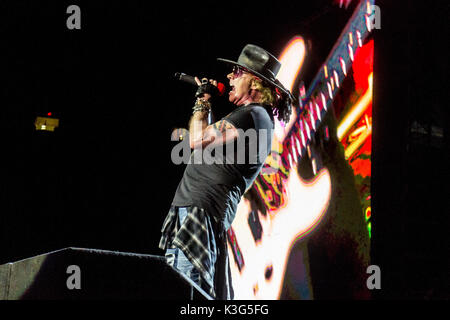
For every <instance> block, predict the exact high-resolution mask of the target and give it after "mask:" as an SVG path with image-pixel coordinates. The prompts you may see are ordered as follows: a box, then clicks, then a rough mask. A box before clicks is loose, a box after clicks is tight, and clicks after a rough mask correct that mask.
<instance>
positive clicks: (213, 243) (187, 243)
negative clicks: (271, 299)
mask: <svg viewBox="0 0 450 320" xmlns="http://www.w3.org/2000/svg"><path fill="white" fill-rule="evenodd" d="M161 233H162V236H161V240H160V242H159V248H160V249H163V250H166V249H169V248H174V247H178V248H179V249H181V250H182V251H183V253H184V254H185V256H186V257H187V258H188V259H189V261H190V262H191V263H192V265H193V266H194V267H195V268H196V269H197V270H199V272H200V274H201V276H202V280H204V282H205V283H206V284H207V287H208V289H206V291H207V292H208V293H209V294H210V295H211V296H212V297H214V298H216V299H226V300H228V299H232V298H233V290H232V286H231V272H230V268H229V265H228V254H227V246H226V236H225V234H226V233H225V230H224V228H223V224H217V223H216V221H215V220H214V219H213V218H211V217H210V216H209V215H208V214H207V213H206V211H205V210H204V209H202V208H199V207H197V206H189V207H188V214H187V216H186V218H185V220H184V221H183V223H182V224H181V226H180V223H179V220H178V210H177V207H175V206H172V207H171V208H170V210H169V213H168V214H167V216H166V219H165V220H164V223H163V226H162V229H161Z"/></svg>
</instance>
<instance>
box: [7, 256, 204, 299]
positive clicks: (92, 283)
mask: <svg viewBox="0 0 450 320" xmlns="http://www.w3.org/2000/svg"><path fill="white" fill-rule="evenodd" d="M71 266H72V267H71ZM73 266H76V267H73ZM77 268H79V269H78V271H79V272H78V271H77V270H75V269H77ZM77 275H79V278H78V279H79V282H77V278H76V276H77ZM78 284H79V288H77V285H78ZM110 299H118V300H130V299H133V300H141V299H150V300H172V299H182V300H201V301H205V300H210V299H211V297H210V296H209V295H208V294H206V293H205V292H204V291H203V290H202V289H200V288H199V287H198V286H197V285H196V284H195V283H193V282H192V281H191V280H189V279H188V278H187V277H186V276H185V275H183V274H181V273H179V272H178V271H177V270H175V269H174V268H172V267H171V266H169V265H168V264H167V263H166V262H165V258H164V257H162V256H156V255H145V254H136V253H127V252H117V251H106V250H97V249H84V248H74V247H69V248H64V249H61V250H57V251H53V252H49V253H45V254H42V255H38V256H35V257H31V258H27V259H24V260H20V261H16V262H13V263H6V264H3V265H0V300H110Z"/></svg>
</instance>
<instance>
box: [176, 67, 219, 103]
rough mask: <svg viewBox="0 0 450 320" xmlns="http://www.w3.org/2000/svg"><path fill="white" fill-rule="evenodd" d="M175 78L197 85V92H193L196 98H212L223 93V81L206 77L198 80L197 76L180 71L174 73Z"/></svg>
mask: <svg viewBox="0 0 450 320" xmlns="http://www.w3.org/2000/svg"><path fill="white" fill-rule="evenodd" d="M175 78H176V79H177V80H180V81H184V82H187V83H190V84H193V85H196V86H198V89H197V92H196V94H195V97H196V98H199V97H203V98H205V99H209V98H210V97H212V98H214V97H217V96H221V95H223V94H224V92H225V85H224V84H223V83H220V82H217V81H216V80H208V79H206V78H203V79H202V80H201V81H200V80H199V78H198V77H192V76H189V75H187V74H185V73H180V72H177V73H175Z"/></svg>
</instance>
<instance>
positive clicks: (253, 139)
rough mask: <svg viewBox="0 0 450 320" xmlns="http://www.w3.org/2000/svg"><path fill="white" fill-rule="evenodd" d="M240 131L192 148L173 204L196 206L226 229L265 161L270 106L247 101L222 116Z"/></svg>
mask: <svg viewBox="0 0 450 320" xmlns="http://www.w3.org/2000/svg"><path fill="white" fill-rule="evenodd" d="M223 119H224V120H226V121H228V122H230V123H231V124H232V125H234V126H235V127H236V128H237V129H238V130H239V131H240V132H239V138H238V139H237V140H235V141H232V142H229V143H228V144H226V145H224V146H220V147H219V148H216V149H212V148H210V149H208V147H206V148H205V149H203V150H202V149H195V150H194V151H193V152H192V154H191V157H190V160H189V163H188V164H187V166H186V169H185V171H184V175H183V178H182V179H181V181H180V183H179V185H178V188H177V191H176V193H175V196H174V199H173V201H172V205H174V206H189V205H196V206H198V207H201V208H203V209H205V210H206V212H208V213H209V214H211V215H212V216H214V217H215V218H216V219H217V220H218V221H221V222H223V224H224V226H225V229H228V228H229V227H230V226H231V223H232V222H233V219H234V216H235V214H236V209H237V205H238V203H239V201H240V199H241V197H242V195H243V194H244V192H245V190H246V189H247V188H249V187H250V186H251V185H252V183H253V181H254V180H255V178H256V177H257V175H258V173H259V171H260V170H261V168H262V165H263V164H264V162H265V160H266V157H267V155H268V154H269V153H270V150H271V146H272V134H273V129H274V122H273V113H272V109H271V107H270V106H265V105H261V104H255V103H252V104H249V105H246V106H242V107H238V108H236V109H235V110H234V111H232V112H231V113H230V114H228V115H227V116H225V117H224V118H223Z"/></svg>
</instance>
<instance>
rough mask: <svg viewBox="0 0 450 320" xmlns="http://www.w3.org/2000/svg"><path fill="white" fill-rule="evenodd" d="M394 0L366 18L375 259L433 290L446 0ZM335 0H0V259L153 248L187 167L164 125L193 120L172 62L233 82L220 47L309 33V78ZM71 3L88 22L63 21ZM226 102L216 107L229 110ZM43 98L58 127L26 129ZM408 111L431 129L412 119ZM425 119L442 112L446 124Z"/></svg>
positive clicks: (265, 43)
mask: <svg viewBox="0 0 450 320" xmlns="http://www.w3.org/2000/svg"><path fill="white" fill-rule="evenodd" d="M399 2H400V1H399ZM399 2H397V1H396V3H395V4H392V3H389V1H378V2H377V4H378V5H379V6H380V7H381V13H382V21H381V24H382V29H381V30H376V31H375V32H374V36H375V66H374V77H375V79H374V81H375V89H374V90H375V97H374V108H373V109H374V136H373V141H374V142H373V143H374V146H373V151H374V155H373V166H374V167H373V211H372V214H373V229H372V234H373V239H372V248H373V250H372V253H373V263H374V264H379V265H380V266H381V269H382V272H383V275H384V276H383V280H382V283H383V284H386V287H385V290H384V291H383V290H382V291H380V296H381V297H402V296H404V293H406V292H410V293H411V292H412V293H411V296H412V297H416V298H423V297H431V298H432V297H441V296H443V295H445V294H447V293H445V294H444V291H442V290H443V288H444V287H445V284H448V282H449V281H448V280H449V277H448V271H447V270H449V268H448V260H447V254H446V253H444V252H442V250H443V248H442V245H443V244H444V243H446V242H444V240H446V237H445V236H444V235H445V233H446V231H445V230H444V226H446V225H447V224H446V222H448V219H447V218H446V216H445V215H446V212H447V211H448V210H447V209H446V208H445V205H444V203H445V200H444V199H446V197H448V195H449V194H448V190H449V188H448V187H444V186H445V184H444V182H445V177H447V176H448V169H445V164H446V163H447V158H445V150H446V146H448V131H447V129H446V128H447V126H446V124H447V123H448V117H447V113H446V112H444V107H445V104H443V103H442V100H443V99H442V98H446V96H445V94H446V92H447V91H446V90H444V88H443V86H444V84H445V83H446V81H445V80H444V79H445V78H444V73H445V70H448V62H447V61H446V59H447V58H446V54H445V50H444V48H445V47H444V44H445V41H444V39H448V30H447V29H448V28H447V27H446V20H447V18H446V17H448V14H449V11H448V5H447V4H445V2H443V1H442V2H438V1H436V2H433V4H431V3H422V4H420V5H414V6H413V5H412V4H411V2H408V1H405V2H400V3H399ZM337 3H338V1H332V0H320V1H292V2H286V3H281V2H279V1H278V2H270V3H266V2H264V3H258V4H255V3H249V4H247V3H238V4H237V3H236V4H234V3H232V2H230V3H226V2H221V3H219V2H183V3H181V4H179V3H176V2H165V3H154V2H150V1H75V2H68V1H6V2H5V1H2V2H1V3H0V15H1V19H0V39H1V44H0V49H1V52H0V57H1V59H0V76H1V78H2V79H3V81H2V83H3V84H2V86H1V87H0V101H1V109H0V110H1V112H0V119H1V126H0V130H1V136H2V140H1V141H2V160H3V161H2V165H1V167H0V172H1V173H0V174H1V176H0V188H1V189H0V193H1V194H0V197H1V198H0V204H1V207H0V210H1V211H0V233H1V235H0V239H1V244H0V249H1V251H0V263H6V262H11V261H15V260H18V259H23V258H27V257H30V256H33V255H37V254H41V253H45V252H48V251H51V250H55V249H60V248H63V247H67V246H76V247H85V248H96V249H108V250H117V251H128V252H136V253H148V254H162V251H161V250H159V249H158V247H157V246H158V241H159V236H160V227H161V224H162V222H163V220H164V217H165V215H166V213H167V210H168V209H169V207H170V202H171V200H172V197H173V194H174V192H175V189H176V187H177V184H178V181H179V179H180V178H181V175H182V172H183V169H184V167H183V166H176V165H173V164H172V162H171V159H170V151H171V148H172V147H173V145H174V142H171V141H170V134H171V132H172V130H173V129H174V128H177V127H186V124H187V121H188V119H189V116H190V112H191V106H192V103H193V100H194V99H193V93H194V91H195V89H194V88H193V87H190V86H189V85H188V84H184V83H180V82H177V81H175V80H173V74H174V73H175V72H185V73H187V74H191V75H200V76H206V77H209V78H217V79H218V80H219V81H222V82H224V83H227V82H226V78H225V75H226V73H228V72H229V70H228V69H227V68H226V67H225V66H222V65H220V64H219V63H217V62H216V58H217V57H223V58H230V59H237V57H238V55H239V53H240V51H241V49H242V47H243V46H244V45H245V44H247V43H253V44H257V45H260V46H262V47H264V48H265V49H267V50H269V51H270V52H272V53H273V54H274V55H276V56H278V55H279V54H280V53H281V50H282V48H283V47H284V45H285V44H286V43H287V42H288V41H289V40H290V39H291V38H292V37H293V36H295V35H302V36H303V37H304V38H305V40H306V41H307V44H308V56H307V58H306V60H305V63H304V67H303V69H302V72H301V74H300V77H301V78H302V80H303V81H305V83H306V86H308V84H309V82H310V81H311V79H312V78H313V77H314V75H315V73H316V72H317V70H318V68H319V67H320V65H321V63H323V62H324V60H325V59H326V57H327V55H328V53H329V52H330V50H331V48H332V46H333V45H334V43H335V41H336V40H337V39H338V36H339V34H340V32H341V31H342V29H343V27H344V26H345V24H346V22H347V21H348V19H349V17H350V15H351V13H352V12H353V9H354V8H355V6H356V4H357V1H352V2H351V4H350V6H349V7H348V8H347V9H344V8H339V6H338V5H337ZM71 4H77V5H79V6H80V8H81V30H68V29H67V28H66V19H67V17H68V16H69V15H68V14H66V8H67V7H68V6H69V5H71ZM445 30H446V31H445ZM445 32H447V33H445ZM437 35H440V36H437ZM430 52H431V53H432V55H433V56H432V58H430V57H429V56H428V54H429V53H430ZM221 106H222V107H221V109H220V110H217V111H216V114H217V116H220V115H224V114H226V113H228V112H229V111H231V110H232V109H231V107H230V106H228V105H227V104H225V103H222V104H221ZM47 112H52V114H53V115H54V116H55V117H57V118H59V119H60V127H59V128H58V129H56V131H55V132H53V133H51V132H42V131H35V130H34V120H35V118H36V116H38V115H45V114H46V113H47ZM414 121H416V122H417V121H418V122H420V123H422V124H423V126H424V127H426V126H428V125H429V128H430V130H428V131H427V134H423V135H414V134H412V133H411V129H410V128H411V124H412V123H413V122H414ZM431 124H433V125H435V126H439V127H441V128H445V130H444V136H443V138H442V139H438V138H436V137H433V135H432V134H431ZM427 128H428V127H427ZM421 139H422V140H421ZM427 139H428V140H427ZM432 139H435V140H436V139H437V140H436V141H437V142H436V143H435V144H431V142H432ZM433 141H434V140H433ZM439 165H441V166H439ZM440 168H442V169H440ZM424 277H426V278H424ZM414 279H416V280H414ZM424 279H429V280H424ZM411 288H414V289H411ZM430 290H431V291H430ZM427 294H428V296H427ZM447 297H448V295H447Z"/></svg>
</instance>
